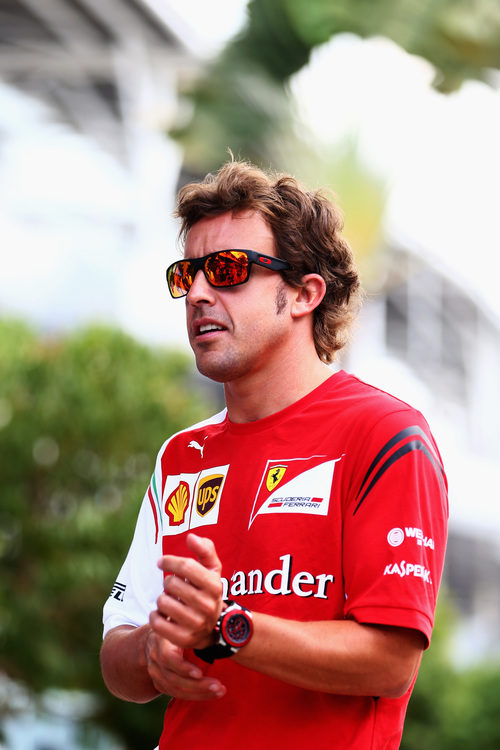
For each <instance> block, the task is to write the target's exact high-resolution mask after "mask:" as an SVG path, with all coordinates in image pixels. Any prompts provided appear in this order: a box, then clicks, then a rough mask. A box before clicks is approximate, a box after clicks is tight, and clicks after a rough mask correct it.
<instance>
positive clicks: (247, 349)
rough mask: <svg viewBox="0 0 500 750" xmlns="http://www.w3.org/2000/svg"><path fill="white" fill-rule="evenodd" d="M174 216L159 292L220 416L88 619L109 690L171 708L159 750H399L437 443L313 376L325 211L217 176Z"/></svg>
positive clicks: (287, 194)
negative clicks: (96, 632) (179, 242)
mask: <svg viewBox="0 0 500 750" xmlns="http://www.w3.org/2000/svg"><path fill="white" fill-rule="evenodd" d="M177 213H178V216H179V217H180V218H181V219H182V222H183V223H182V230H181V233H182V236H183V239H184V241H185V257H184V260H180V261H178V262H177V263H174V264H173V265H172V266H171V267H170V268H169V269H168V271H167V280H168V284H169V289H170V292H171V294H172V296H173V297H174V298H178V297H184V300H185V304H186V317H187V330H188V335H189V341H190V344H191V347H192V349H193V351H194V354H195V357H196V364H197V367H198V369H199V370H200V372H202V373H203V374H204V375H206V376H208V377H210V378H212V379H213V380H215V381H218V382H222V383H223V384H224V391H225V398H226V404H227V409H226V410H224V411H223V412H222V413H220V414H218V415H216V416H214V417H212V418H211V419H208V420H206V421H205V422H203V423H200V424H198V425H195V426H194V427H191V428H189V429H187V430H185V431H182V432H180V433H178V434H177V435H174V436H173V437H171V438H170V439H169V440H167V442H166V443H165V444H164V446H163V447H162V449H161V450H160V453H159V456H158V460H157V464H156V468H155V472H154V474H153V477H152V480H151V484H150V486H149V488H148V491H147V493H146V496H145V499H144V502H143V505H142V508H141V511H140V514H139V519H138V523H137V528H136V531H135V535H134V539H133V542H132V546H131V548H130V551H129V554H128V556H127V559H126V561H125V563H124V566H123V568H122V570H121V572H120V575H119V578H118V581H117V584H116V587H115V589H114V590H113V591H114V594H113V595H112V596H111V597H110V599H109V600H108V602H107V604H106V605H105V609H104V623H105V638H104V643H103V648H102V668H103V675H104V679H105V681H106V683H107V685H108V687H109V689H110V690H111V692H112V693H114V694H115V695H117V696H118V697H120V698H123V699H124V700H129V701H136V702H146V701H149V700H151V699H153V698H155V697H156V696H157V695H158V694H161V693H165V694H167V695H170V696H173V697H174V699H175V700H172V701H171V702H170V703H169V706H168V709H167V711H166V715H165V723H164V729H163V733H162V736H161V739H160V745H159V747H160V750H163V749H164V748H168V749H169V750H176V749H177V748H186V747H189V748H193V749H196V748H208V747H217V748H218V750H226V749H229V748H233V747H234V745H239V746H240V747H243V748H245V749H252V748H270V747H277V748H281V747H283V748H285V747H286V748H303V747H305V746H307V745H310V746H311V747H314V748H315V750H322V749H323V748H329V749H333V748H349V749H350V750H351V749H352V750H355V749H358V748H359V749H360V750H361V749H362V750H366V749H367V748H372V750H377V749H381V748H384V750H387V749H393V748H397V747H398V746H399V742H400V738H401V732H402V727H403V720H404V715H405V711H406V706H407V704H408V700H409V696H410V693H411V689H412V687H413V684H414V681H415V678H416V674H417V670H418V666H419V663H420V659H421V655H422V652H423V650H424V649H425V648H426V647H427V646H428V645H429V641H430V637H431V630H432V625H433V617H434V609H435V604H436V597H437V591H438V586H439V581H440V577H441V572H442V567H443V558H444V548H445V540H446V525H447V497H446V479H445V476H444V472H443V469H442V466H441V460H440V457H439V453H438V450H437V448H436V445H435V443H434V440H433V438H432V436H431V434H430V431H429V428H428V426H427V423H426V422H425V420H424V418H423V417H422V415H421V414H419V413H418V412H417V411H415V410H414V409H412V408H411V407H410V406H408V405H407V404H405V403H403V402H401V401H400V400H398V399H396V398H394V397H392V396H390V395H388V394H386V393H384V392H382V391H380V390H378V389H376V388H373V387H372V386H369V385H366V384H365V383H362V382H361V381H359V380H358V379H356V378H354V377H353V376H351V375H348V374H347V373H345V372H343V371H339V372H334V371H333V370H332V369H331V368H330V367H329V366H328V363H330V362H331V360H332V357H333V355H334V353H335V352H336V351H337V350H338V349H340V348H341V347H342V346H343V344H344V343H345V341H346V336H347V332H348V329H349V325H350V323H351V321H352V318H353V316H354V313H355V312H356V310H357V307H358V303H359V299H360V290H359V279H358V275H357V272H356V269H355V267H354V264H353V258H352V254H351V250H350V248H349V246H348V244H347V243H346V241H345V240H344V239H343V238H342V237H341V235H340V230H341V220H340V217H339V214H338V212H337V210H336V209H335V207H334V206H333V205H332V204H331V203H330V201H329V200H327V199H326V198H325V197H323V196H322V195H321V194H320V193H310V192H306V191H305V190H304V189H303V188H302V187H301V186H300V185H299V184H298V183H297V182H296V181H295V180H294V179H293V178H291V177H286V176H284V177H273V176H271V175H266V174H265V173H263V172H261V171H260V170H258V169H255V168H253V167H252V166H251V165H248V164H246V163H240V162H230V163H228V164H226V165H225V166H223V168H222V169H221V170H220V171H219V173H218V174H217V175H215V176H211V175H209V176H208V177H207V178H206V179H205V180H204V181H203V182H202V183H200V184H191V185H188V186H186V187H184V188H183V189H182V190H181V191H180V194H179V199H178V207H177ZM158 560H159V561H158Z"/></svg>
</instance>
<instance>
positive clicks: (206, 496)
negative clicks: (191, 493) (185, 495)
mask: <svg viewBox="0 0 500 750" xmlns="http://www.w3.org/2000/svg"><path fill="white" fill-rule="evenodd" d="M223 480H224V476H223V475H222V474H212V475H211V476H208V477H205V478H204V479H203V480H202V481H201V482H200V484H199V485H198V494H197V496H196V512H197V513H199V515H200V516H205V515H206V514H207V513H209V512H210V511H211V510H212V508H213V507H214V505H215V503H216V502H217V498H218V496H219V492H220V488H221V485H222V482H223Z"/></svg>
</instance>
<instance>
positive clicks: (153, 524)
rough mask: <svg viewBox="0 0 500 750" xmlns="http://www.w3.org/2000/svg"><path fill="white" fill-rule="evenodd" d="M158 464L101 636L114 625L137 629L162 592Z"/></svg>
mask: <svg viewBox="0 0 500 750" xmlns="http://www.w3.org/2000/svg"><path fill="white" fill-rule="evenodd" d="M160 472H161V464H160V460H158V461H157V464H156V468H155V472H154V474H153V476H152V478H151V482H150V484H149V487H148V489H147V491H146V494H145V495H144V500H143V501H142V505H141V509H140V511H139V515H138V518H137V524H136V527H135V532H134V536H133V539H132V544H131V546H130V549H129V551H128V554H127V557H126V559H125V562H124V563H123V565H122V568H121V570H120V572H119V574H118V578H117V580H116V581H115V583H114V585H113V588H112V590H111V594H110V596H109V598H108V599H107V601H106V603H105V605H104V610H103V624H104V635H106V633H107V632H108V631H109V630H111V629H112V628H115V627H117V626H118V625H134V626H136V627H139V626H140V625H144V624H145V623H147V622H148V620H149V614H150V612H151V611H152V610H153V609H155V608H156V600H157V598H158V596H159V595H160V594H161V592H162V590H163V574H162V572H161V570H160V569H159V568H158V567H157V561H158V560H159V558H160V557H161V554H162V548H161V544H162V537H161V529H160V528H159V523H160V519H161V514H160V501H159V497H160V495H159V493H158V490H157V488H161V474H160Z"/></svg>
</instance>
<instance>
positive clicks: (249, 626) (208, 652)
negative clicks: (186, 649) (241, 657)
mask: <svg viewBox="0 0 500 750" xmlns="http://www.w3.org/2000/svg"><path fill="white" fill-rule="evenodd" d="M226 604H227V607H226V609H225V610H224V611H223V612H221V615H220V617H219V619H218V620H217V622H216V624H215V628H214V634H215V642H214V644H213V645H212V646H208V647H207V648H195V649H194V653H195V654H196V656H197V657H198V658H199V659H203V661H207V662H208V663H209V664H213V662H214V661H215V659H226V658H227V657H228V656H233V654H237V653H238V651H239V650H240V648H243V646H246V644H247V643H248V641H249V640H250V638H251V637H252V633H253V623H252V613H251V612H250V610H249V609H246V607H242V606H241V604H237V603H236V602H233V601H232V600H231V599H229V600H228V601H227V602H226Z"/></svg>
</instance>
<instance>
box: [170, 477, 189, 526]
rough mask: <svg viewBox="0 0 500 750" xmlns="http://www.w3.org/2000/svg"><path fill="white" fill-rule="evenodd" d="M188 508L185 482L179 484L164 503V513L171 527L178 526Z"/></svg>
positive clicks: (187, 491) (187, 493) (187, 489)
mask: <svg viewBox="0 0 500 750" xmlns="http://www.w3.org/2000/svg"><path fill="white" fill-rule="evenodd" d="M188 506H189V486H188V485H187V484H186V482H181V483H180V484H179V486H178V487H177V488H176V489H175V490H174V491H173V492H172V493H171V494H170V495H169V496H168V498H167V500H166V501H165V512H166V513H167V515H168V517H169V519H170V525H171V526H179V525H180V524H181V523H182V522H183V521H184V517H185V515H186V510H187V508H188Z"/></svg>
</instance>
